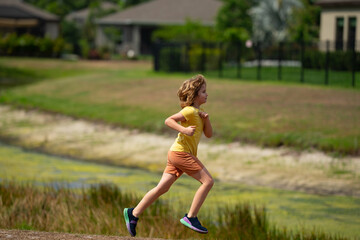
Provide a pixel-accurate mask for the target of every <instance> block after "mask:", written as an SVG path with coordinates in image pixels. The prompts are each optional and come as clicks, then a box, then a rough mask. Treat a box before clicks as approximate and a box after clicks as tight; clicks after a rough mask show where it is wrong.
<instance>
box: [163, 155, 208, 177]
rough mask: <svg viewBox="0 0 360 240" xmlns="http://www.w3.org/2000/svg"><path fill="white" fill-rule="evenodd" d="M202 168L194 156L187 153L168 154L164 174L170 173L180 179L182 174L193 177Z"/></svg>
mask: <svg viewBox="0 0 360 240" xmlns="http://www.w3.org/2000/svg"><path fill="white" fill-rule="evenodd" d="M203 168H204V165H203V164H202V163H201V162H200V160H199V159H198V158H197V157H195V156H194V155H192V154H190V153H187V152H175V151H169V152H168V160H167V166H166V168H165V170H164V172H165V173H170V174H174V175H176V177H180V176H181V175H182V174H183V173H184V172H185V173H186V174H187V175H190V176H191V175H193V174H195V173H197V172H198V171H200V170H201V169H203Z"/></svg>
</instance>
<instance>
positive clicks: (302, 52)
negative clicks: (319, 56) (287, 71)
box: [300, 39, 305, 83]
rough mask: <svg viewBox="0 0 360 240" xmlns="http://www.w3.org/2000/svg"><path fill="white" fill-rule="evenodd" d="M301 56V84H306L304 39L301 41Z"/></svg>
mask: <svg viewBox="0 0 360 240" xmlns="http://www.w3.org/2000/svg"><path fill="white" fill-rule="evenodd" d="M300 56H301V73H300V82H301V83H304V82H305V81H304V80H305V79H304V69H305V68H304V56H305V42H304V39H301V43H300Z"/></svg>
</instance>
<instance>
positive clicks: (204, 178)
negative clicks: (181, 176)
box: [188, 167, 214, 218]
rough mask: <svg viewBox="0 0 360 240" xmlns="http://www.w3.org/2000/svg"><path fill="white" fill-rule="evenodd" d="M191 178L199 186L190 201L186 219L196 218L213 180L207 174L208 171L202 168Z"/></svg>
mask: <svg viewBox="0 0 360 240" xmlns="http://www.w3.org/2000/svg"><path fill="white" fill-rule="evenodd" d="M191 177H193V178H195V179H196V180H198V181H199V182H201V186H200V187H199V189H198V190H197V191H196V193H195V196H194V199H193V201H192V204H191V207H190V210H189V212H188V217H190V218H192V217H196V216H197V214H198V212H199V210H200V208H201V206H202V204H203V203H204V201H205V199H206V197H207V195H208V193H209V191H210V189H211V188H212V186H213V185H214V179H213V178H212V176H211V175H210V173H209V172H208V170H207V169H206V168H205V167H204V168H203V169H202V170H200V171H199V172H197V173H195V174H193V175H191Z"/></svg>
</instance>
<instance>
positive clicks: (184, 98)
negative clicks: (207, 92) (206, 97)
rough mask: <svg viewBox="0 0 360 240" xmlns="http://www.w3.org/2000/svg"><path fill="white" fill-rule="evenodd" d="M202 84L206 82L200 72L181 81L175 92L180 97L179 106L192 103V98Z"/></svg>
mask: <svg viewBox="0 0 360 240" xmlns="http://www.w3.org/2000/svg"><path fill="white" fill-rule="evenodd" d="M203 84H206V79H205V77H204V76H203V75H201V74H198V75H196V76H194V77H192V78H191V79H188V80H186V81H185V82H183V84H182V85H181V87H180V88H179V90H178V92H177V95H178V97H179V99H180V105H181V108H184V107H186V106H191V105H193V104H194V100H195V98H196V96H197V95H198V92H199V90H200V88H201V87H202V85H203Z"/></svg>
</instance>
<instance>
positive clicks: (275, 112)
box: [0, 58, 360, 154]
mask: <svg viewBox="0 0 360 240" xmlns="http://www.w3.org/2000/svg"><path fill="white" fill-rule="evenodd" d="M22 63H23V65H22ZM94 64H96V63H93V62H65V61H61V60H49V61H46V62H43V60H37V59H31V61H30V60H28V59H16V58H15V59H13V58H2V59H1V58H0V65H3V66H6V67H9V68H13V67H14V66H16V67H17V69H18V71H30V69H31V71H34V72H35V73H38V72H39V73H41V72H44V71H45V73H46V76H47V78H45V79H42V80H41V81H40V82H36V83H33V84H30V85H25V86H21V87H16V88H12V89H8V90H5V91H2V93H1V96H0V102H2V103H6V104H12V105H15V106H21V107H29V108H39V109H42V110H46V111H50V112H59V113H62V114H67V115H71V116H75V117H80V118H86V119H91V120H94V121H102V122H106V123H111V124H115V125H121V126H125V127H129V128H137V129H140V130H144V131H150V132H155V133H163V132H166V131H168V129H167V128H166V127H165V125H164V124H163V121H164V119H165V118H166V117H167V116H169V115H171V114H173V113H175V112H176V111H178V110H180V109H179V104H178V100H177V97H176V91H177V89H178V87H179V86H180V84H181V83H182V82H183V81H184V80H185V79H187V78H189V77H190V76H191V74H187V75H184V74H165V73H154V72H152V71H151V64H148V65H146V64H145V65H141V64H140V67H136V62H134V63H132V64H133V65H131V66H127V65H125V66H123V65H122V64H127V63H122V62H117V63H114V62H112V63H109V66H107V65H106V64H104V63H102V65H101V66H100V67H99V66H96V65H94ZM43 68H45V70H43ZM63 72H65V73H63ZM284 72H286V71H285V69H284ZM62 74H65V76H63V75H62ZM206 76H207V75H206ZM285 76H286V74H285V73H284V77H285ZM207 78H208V82H209V84H208V92H209V100H208V103H207V104H206V105H205V106H204V107H205V109H206V111H208V112H209V114H210V116H211V120H212V123H213V127H214V132H215V140H218V141H222V142H224V141H227V142H231V141H242V142H249V143H254V144H258V145H261V146H270V147H278V146H290V147H295V148H299V149H309V148H316V149H320V150H323V151H327V152H335V153H340V154H359V149H360V148H359V137H360V128H359V124H358V123H359V121H360V92H359V91H358V90H356V89H349V88H335V87H331V88H329V87H324V86H315V85H301V84H290V83H286V84H284V83H283V82H265V81H264V82H256V81H251V82H249V81H234V79H226V78H222V79H218V78H215V77H212V75H211V74H209V76H208V77H207ZM314 78H316V74H315V73H314ZM284 82H285V81H284Z"/></svg>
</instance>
